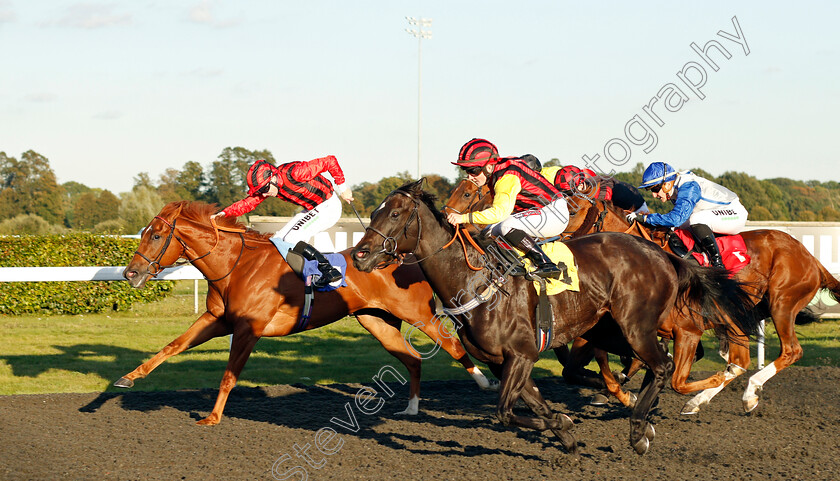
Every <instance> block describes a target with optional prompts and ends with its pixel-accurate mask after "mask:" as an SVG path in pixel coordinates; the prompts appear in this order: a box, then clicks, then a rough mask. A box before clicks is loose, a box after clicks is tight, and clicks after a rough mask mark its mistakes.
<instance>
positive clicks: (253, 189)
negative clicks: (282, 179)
mask: <svg viewBox="0 0 840 481" xmlns="http://www.w3.org/2000/svg"><path fill="white" fill-rule="evenodd" d="M274 171H275V167H274V166H273V165H271V164H270V163H269V162H268V161H266V160H258V161H256V162H254V164H253V165H252V166H251V168H250V169H248V174H247V175H246V181H247V182H248V195H249V196H250V195H254V194H256V193H257V192H259V191H260V190H261V189H262V188H263V187H265V186H266V185H268V183H269V182H270V181H271V176H272V175H274Z"/></svg>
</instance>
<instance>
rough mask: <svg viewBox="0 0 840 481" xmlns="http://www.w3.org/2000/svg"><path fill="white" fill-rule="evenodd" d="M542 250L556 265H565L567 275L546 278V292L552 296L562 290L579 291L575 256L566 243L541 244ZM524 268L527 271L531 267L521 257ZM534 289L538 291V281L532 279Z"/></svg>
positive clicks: (526, 260) (531, 266)
mask: <svg viewBox="0 0 840 481" xmlns="http://www.w3.org/2000/svg"><path fill="white" fill-rule="evenodd" d="M541 247H542V249H543V252H545V253H546V255H547V256H548V257H549V258H550V259H551V260H552V261H553V262H554V263H555V264H557V267H559V268H560V269H563V267H564V266H565V268H566V273H567V274H568V275H565V276H561V277H560V278H559V279H546V280H545V281H546V283H545V286H546V294H548V295H549V296H553V295H554V294H560V293H561V292H564V291H573V292H580V277H579V276H578V269H577V265H575V256H574V255H573V254H572V251H571V250H570V249H569V248H568V246H566V244H564V243H562V242H560V241H556V242H547V243H545V244H542V246H541ZM523 262H524V263H525V268H526V269H528V270H529V271H530V270H531V269H532V268H533V265H532V264H531V261H530V260H529V259H527V258H526V259H523ZM534 289H536V290H537V293H539V292H540V282H539V281H534Z"/></svg>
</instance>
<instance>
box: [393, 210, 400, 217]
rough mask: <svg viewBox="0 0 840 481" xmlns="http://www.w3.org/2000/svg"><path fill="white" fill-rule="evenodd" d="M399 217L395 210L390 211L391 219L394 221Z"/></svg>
mask: <svg viewBox="0 0 840 481" xmlns="http://www.w3.org/2000/svg"><path fill="white" fill-rule="evenodd" d="M399 216H400V213H399V212H397V211H395V210H394V211H391V217H393V218H394V219H396V218H397V217H399Z"/></svg>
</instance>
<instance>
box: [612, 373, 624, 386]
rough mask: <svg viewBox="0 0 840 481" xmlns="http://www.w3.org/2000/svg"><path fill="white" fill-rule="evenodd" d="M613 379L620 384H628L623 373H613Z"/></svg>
mask: <svg viewBox="0 0 840 481" xmlns="http://www.w3.org/2000/svg"><path fill="white" fill-rule="evenodd" d="M613 377H614V378H615V380H616V381H618V383H619V384H624V383H625V382H627V379H628V378H627V376H626V375H625V374H624V373H623V372H621V371H613Z"/></svg>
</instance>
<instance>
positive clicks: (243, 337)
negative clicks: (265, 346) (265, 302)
mask: <svg viewBox="0 0 840 481" xmlns="http://www.w3.org/2000/svg"><path fill="white" fill-rule="evenodd" d="M259 339H260V338H259V337H257V336H255V335H254V334H253V333H252V332H251V326H250V325H249V324H248V323H246V322H241V323H240V324H239V328H238V329H237V330H236V331H234V333H233V341H232V342H231V345H230V354H229V356H228V364H227V368H226V369H225V374H224V375H223V376H222V382H221V384H220V385H219V395H218V396H216V404H215V405H214V406H213V412H211V413H210V415H209V416H207V417H206V418H204V419H202V420H201V421H198V423H196V424H201V425H204V426H212V425H215V424H219V421H221V420H222V411H224V409H225V403H227V398H228V396H229V395H230V391H231V390H232V389H233V388H234V387H235V386H236V380H237V379H239V373H241V372H242V368H243V367H245V363H246V362H247V361H248V358H249V357H250V356H251V351H253V350H254V345H255V344H256V343H257V341H258V340H259Z"/></svg>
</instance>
